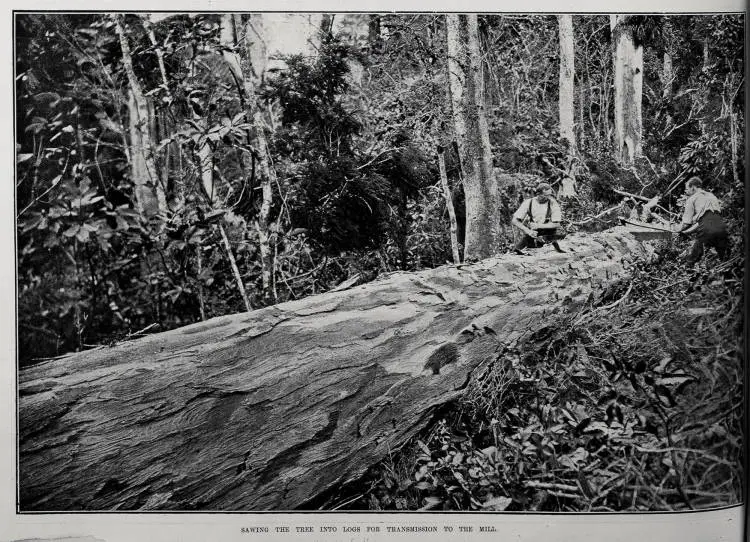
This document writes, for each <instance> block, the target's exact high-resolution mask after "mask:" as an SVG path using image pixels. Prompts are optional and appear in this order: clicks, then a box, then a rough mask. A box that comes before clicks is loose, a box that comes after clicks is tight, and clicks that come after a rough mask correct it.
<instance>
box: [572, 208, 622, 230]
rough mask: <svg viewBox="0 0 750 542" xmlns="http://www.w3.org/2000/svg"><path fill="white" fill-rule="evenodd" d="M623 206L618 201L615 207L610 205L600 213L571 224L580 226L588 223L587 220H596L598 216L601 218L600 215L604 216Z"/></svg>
mask: <svg viewBox="0 0 750 542" xmlns="http://www.w3.org/2000/svg"><path fill="white" fill-rule="evenodd" d="M621 206H622V204H621V203H618V204H617V205H615V206H614V207H610V208H609V209H605V210H604V211H602V212H601V213H599V214H598V215H594V216H591V217H589V218H587V219H585V220H581V221H579V222H571V224H573V225H574V226H580V225H581V224H586V223H587V222H591V221H592V220H596V219H597V218H600V217H602V216H604V215H606V214H608V213H611V212H612V211H614V210H615V209H619V208H620V207H621Z"/></svg>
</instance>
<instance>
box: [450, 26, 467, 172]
mask: <svg viewBox="0 0 750 542" xmlns="http://www.w3.org/2000/svg"><path fill="white" fill-rule="evenodd" d="M445 26H446V33H447V42H448V62H447V66H448V88H449V90H450V101H451V113H452V115H453V131H454V134H455V137H456V142H457V143H458V145H459V156H460V155H461V154H463V152H462V145H463V143H464V141H466V112H465V110H464V107H465V104H464V89H465V88H466V73H465V71H464V68H465V66H466V65H467V64H468V62H467V58H466V46H465V44H464V43H463V38H462V36H461V34H462V32H461V18H460V16H459V15H456V14H452V13H448V14H446V15H445ZM462 182H463V179H462Z"/></svg>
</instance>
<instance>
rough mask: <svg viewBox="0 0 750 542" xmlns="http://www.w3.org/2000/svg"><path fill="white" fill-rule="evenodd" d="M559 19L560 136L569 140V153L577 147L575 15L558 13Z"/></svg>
mask: <svg viewBox="0 0 750 542" xmlns="http://www.w3.org/2000/svg"><path fill="white" fill-rule="evenodd" d="M557 21H558V27H559V35H560V96H559V106H560V107H559V109H560V137H562V138H563V139H564V140H565V141H567V143H568V150H569V154H573V153H574V151H575V148H576V138H575V131H574V129H573V125H574V119H575V110H574V92H575V87H574V83H573V78H574V76H575V49H574V43H575V42H574V39H573V16H572V15H558V16H557Z"/></svg>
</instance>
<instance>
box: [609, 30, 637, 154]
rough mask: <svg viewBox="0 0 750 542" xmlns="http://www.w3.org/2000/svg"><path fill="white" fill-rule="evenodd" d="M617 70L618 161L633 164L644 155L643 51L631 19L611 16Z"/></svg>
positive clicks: (616, 122) (616, 146) (616, 123)
mask: <svg viewBox="0 0 750 542" xmlns="http://www.w3.org/2000/svg"><path fill="white" fill-rule="evenodd" d="M609 17H610V28H611V29H612V39H613V41H614V47H615V49H614V66H615V80H614V86H615V149H616V152H617V159H618V160H619V161H620V162H622V163H623V164H625V165H629V164H632V163H633V161H634V160H635V159H636V158H637V157H639V156H640V155H641V137H642V126H643V121H642V114H641V101H642V95H643V47H642V46H641V45H640V44H638V45H636V42H635V40H634V39H633V29H632V28H631V27H630V26H629V25H628V24H627V23H628V19H629V16H628V15H610V16H609Z"/></svg>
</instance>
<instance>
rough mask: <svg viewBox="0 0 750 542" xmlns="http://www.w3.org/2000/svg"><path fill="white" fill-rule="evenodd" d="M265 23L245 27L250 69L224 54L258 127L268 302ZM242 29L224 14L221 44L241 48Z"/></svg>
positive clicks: (271, 178)
mask: <svg viewBox="0 0 750 542" xmlns="http://www.w3.org/2000/svg"><path fill="white" fill-rule="evenodd" d="M262 23H263V20H262V18H261V16H259V15H255V16H251V18H250V19H249V20H248V23H247V24H246V25H245V26H244V31H245V48H246V52H247V57H248V59H249V60H250V64H251V68H250V69H249V70H246V72H247V73H245V71H243V70H242V64H241V60H240V56H239V55H238V54H237V53H236V52H234V51H232V50H228V49H225V50H224V51H223V52H222V56H223V57H224V60H226V61H227V64H228V65H229V69H230V70H231V72H232V76H233V77H234V80H235V83H236V84H237V90H238V92H239V93H240V98H241V101H242V102H243V104H244V106H245V110H246V114H247V116H248V118H251V119H252V120H253V125H254V127H255V144H256V145H255V146H256V150H257V153H258V158H259V162H260V173H261V192H262V197H263V199H262V202H261V207H260V211H259V212H258V218H257V220H256V222H255V227H256V231H257V233H258V244H259V252H260V259H261V280H262V284H263V298H264V300H265V301H266V302H270V301H271V300H275V297H276V296H275V289H274V287H273V269H274V263H273V250H272V247H271V245H272V244H273V243H274V242H275V239H274V237H275V236H274V235H273V233H272V232H271V228H270V214H271V207H272V205H273V186H274V185H275V184H278V183H277V179H276V171H275V169H274V168H273V166H272V164H271V158H270V153H269V151H268V143H267V140H266V133H265V123H264V122H263V115H262V112H261V110H260V108H259V105H258V103H257V100H256V96H255V87H256V86H257V84H258V83H259V82H260V80H261V78H262V76H263V72H264V71H265V65H266V61H267V59H266V56H265V43H264V40H263V24H262ZM239 28H242V26H241V20H240V17H239V16H233V15H232V14H225V15H224V16H222V21H221V42H222V44H224V45H227V46H231V47H234V46H236V45H237V44H238V41H239V40H238V36H237V30H238V29H239Z"/></svg>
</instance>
